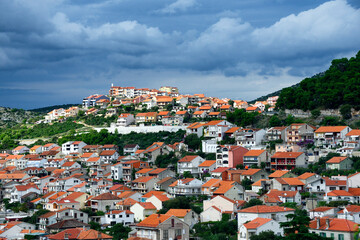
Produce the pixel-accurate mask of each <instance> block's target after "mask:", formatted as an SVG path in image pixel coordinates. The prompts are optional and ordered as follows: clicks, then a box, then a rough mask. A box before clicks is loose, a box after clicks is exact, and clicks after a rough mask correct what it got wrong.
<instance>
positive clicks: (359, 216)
mask: <svg viewBox="0 0 360 240" xmlns="http://www.w3.org/2000/svg"><path fill="white" fill-rule="evenodd" d="M337 216H338V218H341V219H347V220H350V221H353V222H356V223H357V224H360V206H358V205H348V206H346V207H345V208H344V209H342V210H340V211H339V212H337Z"/></svg>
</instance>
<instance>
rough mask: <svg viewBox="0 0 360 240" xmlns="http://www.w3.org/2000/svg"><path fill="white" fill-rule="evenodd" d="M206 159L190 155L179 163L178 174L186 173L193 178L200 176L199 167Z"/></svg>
mask: <svg viewBox="0 0 360 240" xmlns="http://www.w3.org/2000/svg"><path fill="white" fill-rule="evenodd" d="M204 161H205V159H203V158H202V157H200V156H198V155H188V156H185V157H183V158H182V159H180V160H179V161H178V164H177V173H178V174H181V175H183V174H184V173H185V172H189V173H191V175H193V176H199V174H200V173H199V165H200V164H201V163H203V162H204Z"/></svg>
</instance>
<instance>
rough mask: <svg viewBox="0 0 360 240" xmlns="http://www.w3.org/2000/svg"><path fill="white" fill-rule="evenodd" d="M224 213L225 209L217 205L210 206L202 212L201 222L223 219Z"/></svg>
mask: <svg viewBox="0 0 360 240" xmlns="http://www.w3.org/2000/svg"><path fill="white" fill-rule="evenodd" d="M204 209H205V208H204ZM222 215H223V211H222V210H221V209H219V208H218V207H216V206H210V207H208V208H206V209H205V210H204V211H202V212H201V213H200V222H215V221H221V219H222Z"/></svg>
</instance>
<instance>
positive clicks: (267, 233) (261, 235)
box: [250, 231, 283, 240]
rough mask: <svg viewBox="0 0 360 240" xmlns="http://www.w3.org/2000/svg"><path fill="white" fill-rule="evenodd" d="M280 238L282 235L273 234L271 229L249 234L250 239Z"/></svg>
mask: <svg viewBox="0 0 360 240" xmlns="http://www.w3.org/2000/svg"><path fill="white" fill-rule="evenodd" d="M270 239H271V240H280V239H283V237H281V236H278V235H275V233H274V232H273V231H264V232H261V233H259V234H258V235H251V236H250V240H270Z"/></svg>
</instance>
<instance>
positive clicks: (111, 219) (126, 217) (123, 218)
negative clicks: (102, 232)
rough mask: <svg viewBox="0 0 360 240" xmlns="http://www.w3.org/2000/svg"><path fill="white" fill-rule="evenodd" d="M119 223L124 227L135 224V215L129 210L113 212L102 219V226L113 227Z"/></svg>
mask: <svg viewBox="0 0 360 240" xmlns="http://www.w3.org/2000/svg"><path fill="white" fill-rule="evenodd" d="M118 223H121V224H123V225H129V224H131V223H134V213H132V212H131V211H129V210H112V211H109V212H107V213H105V215H104V216H102V217H101V224H108V225H111V226H112V225H115V224H118Z"/></svg>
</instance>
